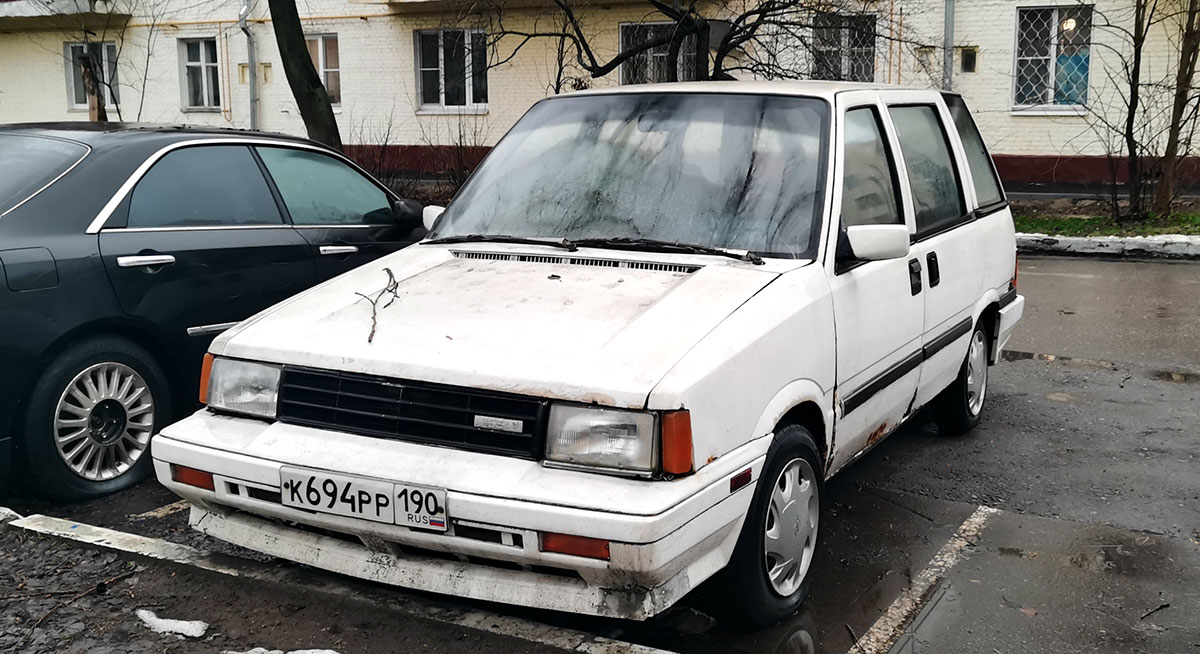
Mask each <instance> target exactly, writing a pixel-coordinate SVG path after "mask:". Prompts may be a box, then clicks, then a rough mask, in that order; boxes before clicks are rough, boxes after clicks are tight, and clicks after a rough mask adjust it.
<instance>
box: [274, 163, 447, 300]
mask: <svg viewBox="0 0 1200 654" xmlns="http://www.w3.org/2000/svg"><path fill="white" fill-rule="evenodd" d="M256 149H257V150H258V154H259V156H260V157H262V161H263V163H264V164H265V165H266V168H267V171H268V172H269V173H270V175H271V178H272V180H274V182H275V186H276V188H277V189H278V190H279V194H280V196H281V197H282V198H283V203H284V205H286V207H287V211H288V213H289V214H290V215H291V220H292V224H293V225H294V226H295V227H296V229H297V230H298V231H299V232H300V233H301V234H302V235H303V236H304V238H305V239H307V240H308V242H309V243H310V244H311V245H312V248H313V250H314V253H315V255H316V258H317V264H316V269H317V279H318V281H324V280H326V279H330V278H332V277H336V276H337V275H340V274H342V273H344V272H346V271H347V270H350V269H351V268H355V267H357V266H361V265H362V264H364V263H366V262H368V261H371V260H373V259H377V258H379V257H381V256H383V255H385V254H388V253H390V252H394V251H396V250H399V249H400V248H402V247H405V246H407V245H411V244H412V243H414V242H416V241H418V240H420V238H421V237H422V236H423V235H424V231H425V230H424V229H421V228H419V224H417V223H407V224H397V222H396V221H395V220H394V219H393V217H392V196H391V195H390V194H389V193H387V192H386V191H384V190H383V188H382V187H380V186H379V185H378V184H377V183H375V182H374V181H373V180H371V179H370V178H368V177H367V176H365V175H363V174H362V173H360V172H359V171H358V170H355V169H354V168H353V167H352V166H350V165H349V164H347V163H346V162H344V161H342V160H340V159H338V158H337V157H334V156H332V155H329V154H325V153H323V152H318V151H315V150H307V149H299V148H287V147H267V146H258V147H257V148H256Z"/></svg>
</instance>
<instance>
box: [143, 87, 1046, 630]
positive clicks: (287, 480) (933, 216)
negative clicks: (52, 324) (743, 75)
mask: <svg viewBox="0 0 1200 654" xmlns="http://www.w3.org/2000/svg"><path fill="white" fill-rule="evenodd" d="M425 221H426V225H427V227H428V228H429V230H430V231H429V234H428V237H427V238H426V239H425V240H424V241H422V242H421V243H420V244H417V245H414V246H412V247H410V248H408V249H405V250H402V251H399V252H397V253H395V254H392V255H390V256H388V257H385V258H382V259H379V260H378V261H376V262H374V263H370V264H367V265H364V266H362V267H360V268H357V269H355V270H353V271H351V272H349V273H347V274H345V275H342V276H340V277H337V278H335V279H333V280H331V281H329V282H327V283H325V284H323V285H321V286H318V287H315V288H313V289H311V290H309V291H307V292H305V293H302V294H300V295H298V296H296V297H294V298H292V299H290V300H288V301H285V302H283V303H282V304H279V305H277V306H275V307H273V308H271V309H269V310H267V311H265V312H263V313H261V314H259V315H257V316H255V317H253V318H251V319H249V320H247V321H245V322H243V323H241V324H239V325H238V326H236V327H234V328H233V329H230V330H229V331H228V332H226V333H225V334H223V335H222V336H220V337H219V338H218V339H217V340H216V341H215V342H214V343H213V345H212V348H211V351H210V354H209V356H208V359H207V361H206V365H205V372H204V376H203V380H202V390H201V395H202V397H203V398H204V400H205V401H206V403H207V408H206V409H204V410H201V411H200V412H198V413H196V414H195V415H193V416H191V417H190V418H187V419H186V420H183V421H182V422H179V423H177V424H174V425H172V426H170V427H167V428H166V429H165V430H163V432H162V433H161V434H159V435H158V436H157V437H156V438H155V440H154V443H153V457H154V464H155V468H156V471H157V475H158V478H159V480H160V481H161V482H162V483H163V484H164V485H166V486H167V487H168V488H170V489H171V490H173V491H175V492H176V493H178V494H179V495H181V496H183V497H184V498H186V499H188V500H190V501H191V502H192V503H193V504H194V508H193V509H192V513H191V524H192V526H193V527H194V528H195V529H198V530H200V531H202V532H204V533H207V534H210V535H212V536H215V537H217V538H220V539H222V540H226V541H229V542H232V543H236V544H238V545H241V546H244V547H248V548H251V549H254V550H258V551H261V552H265V553H267V554H270V555H273V556H276V557H282V558H284V559H290V560H293V561H298V562H301V563H304V564H308V565H311V566H316V567H318V568H324V569H327V570H332V571H336V572H339V573H344V574H348V575H353V576H356V577H362V578H366V579H370V580H374V581H380V582H384V583H389V584H395V585H399V586H404V587H409V588H418V589H423V590H428V591H434V592H438V593H446V594H451V595H459V596H464V597H471V598H477V599H482V600H491V601H496V602H506V603H512V604H520V605H525V606H530V607H539V608H544V609H555V610H563V611H573V612H579V613H588V614H595V615H603V616H615V617H622V618H631V619H645V618H647V617H650V616H653V615H655V614H657V613H659V612H661V611H663V610H664V609H666V608H668V607H670V606H671V605H672V603H674V602H676V601H677V600H678V599H680V598H681V597H683V595H684V594H685V593H687V592H688V591H689V590H691V589H692V588H695V587H696V586H697V585H699V584H700V583H701V582H704V581H705V580H708V579H709V578H713V580H712V583H714V584H720V585H721V589H722V590H723V591H724V592H726V593H729V594H728V595H727V596H728V597H736V598H737V601H736V602H730V606H729V610H730V612H731V613H734V614H735V615H736V616H737V617H738V618H740V619H742V620H746V621H749V622H752V623H757V624H763V623H770V622H773V621H776V620H778V619H780V618H782V617H784V616H786V615H788V614H789V613H791V612H793V611H794V610H795V609H796V608H797V606H798V605H799V604H800V602H802V601H803V599H804V597H805V595H806V593H807V592H808V588H809V586H810V581H811V579H812V577H813V575H814V574H818V572H816V571H814V569H813V567H812V561H813V553H814V550H815V549H816V547H817V544H818V542H819V540H820V539H819V533H820V532H819V529H820V526H821V523H822V520H823V518H822V509H823V504H824V503H825V498H824V493H823V490H822V489H823V485H824V481H825V480H826V479H828V478H829V477H830V476H831V475H833V474H834V473H836V472H837V471H838V470H840V469H842V468H843V467H845V466H846V465H847V464H849V463H851V462H852V461H854V460H855V459H856V458H857V457H859V456H861V455H862V454H863V453H864V452H866V451H867V450H869V449H870V448H871V447H872V446H873V445H875V444H877V443H878V442H880V441H881V440H882V439H883V438H884V437H885V436H887V435H888V434H890V433H892V432H894V431H895V430H896V429H897V428H898V427H899V426H900V425H902V424H904V422H905V421H906V420H909V419H910V418H912V416H914V415H916V413H917V411H918V410H919V409H921V408H922V407H929V409H930V411H931V413H932V415H934V416H935V417H936V419H937V421H938V423H939V425H940V429H941V430H943V431H944V432H947V433H952V434H953V433H961V432H965V431H967V430H969V429H971V428H972V427H973V426H974V425H975V423H976V422H977V421H978V420H979V415H980V412H981V411H982V410H983V407H984V401H985V398H986V392H987V379H988V374H987V373H988V366H989V365H991V364H994V363H996V361H997V360H998V358H999V355H1000V352H1001V349H1002V348H1003V347H1004V346H1005V344H1006V342H1007V341H1008V338H1009V336H1010V334H1011V333H1012V330H1013V327H1014V325H1015V323H1016V322H1017V320H1018V319H1019V318H1020V316H1021V312H1022V308H1023V306H1024V299H1023V298H1022V297H1021V296H1020V295H1018V294H1017V292H1016V281H1017V279H1016V247H1015V240H1014V235H1013V222H1012V216H1011V214H1010V212H1009V209H1008V204H1007V202H1006V200H1005V196H1004V192H1003V190H1002V189H1001V186H1000V182H999V180H998V178H997V175H996V171H995V169H994V167H993V165H992V161H991V158H990V157H989V155H988V153H987V151H986V149H985V148H984V144H983V141H982V139H981V138H980V135H979V132H978V131H977V129H976V127H975V124H974V122H973V121H972V119H971V116H970V114H969V113H968V111H967V108H966V106H965V105H964V104H963V101H962V99H961V98H959V97H958V96H956V95H951V94H944V93H939V92H936V91H926V90H908V89H901V88H895V87H886V86H868V85H854V84H841V83H823V82H799V83H737V82H714V83H688V84H677V85H653V86H638V87H631V88H621V89H612V90H603V91H595V92H587V93H581V94H572V95H566V96H558V97H554V98H550V99H546V100H543V101H541V102H539V103H537V104H536V105H535V106H534V107H533V108H532V109H530V110H529V112H528V113H527V114H526V115H525V117H524V118H522V119H521V120H520V122H519V123H518V124H517V125H516V126H515V127H514V128H513V129H512V131H511V132H510V133H509V134H508V135H507V136H506V137H505V138H504V139H503V140H502V141H501V142H500V143H499V144H498V145H497V146H496V147H495V148H494V150H493V151H492V152H491V154H490V155H489V156H488V158H487V159H486V160H485V161H484V162H483V164H482V165H481V166H480V168H479V169H478V170H477V171H476V172H475V174H474V176H473V177H472V178H471V179H470V180H469V181H468V183H467V184H466V186H464V187H463V189H462V190H461V191H460V192H459V194H458V196H457V197H456V198H455V199H454V201H453V202H452V203H451V204H450V206H449V207H448V208H446V209H445V210H444V212H443V211H442V210H441V208H438V207H428V208H426V211H425Z"/></svg>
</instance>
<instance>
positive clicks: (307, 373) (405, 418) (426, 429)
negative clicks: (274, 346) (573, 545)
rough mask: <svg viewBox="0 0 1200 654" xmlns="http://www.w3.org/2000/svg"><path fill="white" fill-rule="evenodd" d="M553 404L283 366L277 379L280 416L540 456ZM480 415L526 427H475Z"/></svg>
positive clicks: (415, 439)
mask: <svg viewBox="0 0 1200 654" xmlns="http://www.w3.org/2000/svg"><path fill="white" fill-rule="evenodd" d="M548 406H549V404H548V402H546V401H545V400H540V399H537V398H530V397H524V396H520V395H508V394H504V393H494V392H490V391H482V390H477V389H472V388H459V387H455V386H443V385H440V384H430V383H427V382H417V381H406V380H401V379H389V378H384V377H373V376H369V375H359V374H355V373H348V372H335V371H329V370H312V369H309V368H293V367H286V368H284V369H283V376H282V378H281V379H280V381H279V405H278V409H277V412H278V416H277V419H278V420H279V421H280V422H286V423H290V424H294V425H304V426H307V427H320V428H322V429H332V430H335V431H343V432H348V433H351V434H359V435H361V436H371V437H375V438H387V439H392V440H402V441H411V442H414V443H424V444H427V445H441V446H445V447H453V448H457V449H462V450H471V451H473V452H487V453H490V454H504V455H507V456H517V457H522V458H527V459H539V458H541V455H542V444H543V441H544V439H545V434H546V417H547V413H548V409H547V407H548ZM476 416H481V417H484V418H501V419H504V420H507V421H518V420H519V421H520V422H521V427H522V428H521V432H520V433H516V432H507V431H499V430H496V429H488V428H483V427H476V426H475V423H476V420H475V417H476ZM488 422H491V423H492V424H495V423H496V422H497V421H495V420H492V421H488ZM514 427H515V424H514Z"/></svg>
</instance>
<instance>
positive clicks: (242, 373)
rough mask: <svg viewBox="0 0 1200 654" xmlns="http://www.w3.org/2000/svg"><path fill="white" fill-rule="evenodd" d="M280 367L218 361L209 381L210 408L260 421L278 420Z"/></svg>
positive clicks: (237, 361)
mask: <svg viewBox="0 0 1200 654" xmlns="http://www.w3.org/2000/svg"><path fill="white" fill-rule="evenodd" d="M278 398H279V366H272V365H268V364H265V363H254V362H253V361H239V360H237V359H224V358H221V357H217V358H216V359H214V360H213V364H212V372H210V373H209V377H208V406H209V407H211V408H214V409H221V410H224V411H229V412H232V413H241V414H245V415H248V416H257V417H259V418H274V417H275V401H276V400H277V399H278Z"/></svg>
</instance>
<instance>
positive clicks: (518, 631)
mask: <svg viewBox="0 0 1200 654" xmlns="http://www.w3.org/2000/svg"><path fill="white" fill-rule="evenodd" d="M10 525H11V528H16V529H23V530H26V531H30V532H34V533H39V534H44V535H47V536H51V537H54V538H61V539H63V540H68V541H72V542H76V543H81V544H84V545H89V546H94V547H100V548H104V549H109V550H114V551H118V552H127V553H131V554H135V555H138V556H143V557H147V558H151V559H158V560H164V561H170V562H172V563H176V564H180V565H187V566H191V567H196V568H201V569H204V570H209V571H212V572H216V573H219V574H224V575H230V576H236V577H240V578H245V579H253V580H257V581H264V582H269V583H272V584H290V585H303V586H304V587H305V589H306V590H308V591H310V592H314V593H318V594H326V595H332V596H336V597H339V598H354V599H362V589H361V588H360V587H358V586H346V585H341V584H338V583H337V582H336V581H330V580H322V581H321V582H320V583H316V584H311V585H310V584H307V578H306V577H305V576H303V575H302V574H297V573H295V572H292V571H289V570H279V569H275V568H264V567H262V566H259V565H257V564H255V563H253V562H250V561H242V560H240V559H236V558H234V557H228V556H226V557H222V561H224V563H222V564H215V563H213V562H212V561H211V555H210V554H209V553H208V552H205V551H203V550H198V549H196V548H192V547H188V546H186V545H177V544H174V543H168V542H166V541H164V540H161V539H158V538H147V537H144V536H138V535H135V534H129V533H125V532H121V531H116V530H113V529H105V528H103V527H94V526H91V525H86V524H83V523H78V522H73V521H70V520H63V519H61V518H52V517H48V516H43V515H33V516H29V517H27V518H23V519H21V520H17V521H14V522H12V523H10ZM386 603H387V606H388V608H389V609H390V610H393V611H395V612H396V613H397V614H398V615H407V616H412V617H414V618H421V619H425V620H433V621H436V622H442V623H446V624H452V625H455V626H459V627H466V628H471V629H476V630H478V631H484V632H488V633H495V634H501V635H505V636H512V637H513V638H519V639H521V640H524V641H526V642H532V643H538V644H542V645H550V646H553V647H558V648H560V649H564V650H567V651H574V652H584V653H586V654H671V653H670V652H669V651H667V650H659V649H654V648H650V647H644V646H641V645H635V644H633V643H626V642H623V641H619V640H611V639H606V638H600V637H598V636H594V635H592V634H588V633H585V632H582V631H576V630H573V629H566V628H560V627H553V626H550V625H546V624H542V623H539V622H534V621H532V620H523V619H521V618H515V617H509V616H502V615H499V614H496V613H492V612H490V611H484V610H477V609H468V608H459V607H454V606H445V605H435V604H431V603H428V602H425V601H423V600H422V599H421V598H420V597H416V596H411V597H398V596H396V595H394V594H392V595H390V596H388V598H387V599H386ZM268 651H270V650H268Z"/></svg>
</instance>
